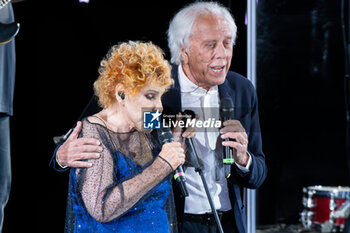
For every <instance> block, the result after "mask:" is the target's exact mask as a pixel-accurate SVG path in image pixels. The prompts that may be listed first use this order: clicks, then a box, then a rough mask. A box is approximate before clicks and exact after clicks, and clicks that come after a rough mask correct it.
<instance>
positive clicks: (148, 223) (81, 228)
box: [65, 119, 176, 233]
mask: <svg viewBox="0 0 350 233" xmlns="http://www.w3.org/2000/svg"><path fill="white" fill-rule="evenodd" d="M91 132H92V135H91ZM96 133H97V134H96ZM82 136H84V137H91V136H93V137H94V138H98V139H99V140H101V141H102V144H103V145H104V146H105V148H104V151H107V150H108V152H105V153H102V156H101V158H100V159H99V160H100V161H99V162H95V163H94V164H93V167H92V168H91V170H92V169H94V171H92V172H90V171H89V170H88V169H90V168H88V169H78V170H77V169H71V172H70V182H69V194H68V201H67V203H68V204H67V214H66V229H65V230H66V232H74V233H75V232H76V233H81V232H96V233H110V232H113V233H115V232H118V233H126V232H130V233H136V232H138V233H168V232H172V233H173V232H176V222H175V221H176V216H175V214H174V213H175V211H174V204H173V196H172V190H171V181H170V176H167V177H165V178H164V179H162V180H161V181H160V182H159V183H158V184H157V185H155V186H154V187H152V188H151V189H150V190H149V191H148V192H147V193H146V194H143V195H142V196H141V197H140V198H139V199H138V201H136V202H135V203H134V204H128V203H127V202H128V198H127V197H125V196H123V195H124V193H126V192H127V191H126V190H125V187H124V186H123V182H125V181H128V180H130V179H132V178H134V177H135V176H137V175H138V174H141V173H142V172H143V171H144V170H145V169H146V168H147V167H148V166H150V164H152V163H153V161H154V160H155V158H156V157H157V154H158V153H157V151H159V150H157V149H155V148H156V147H153V149H152V156H153V158H152V159H151V160H150V161H149V162H147V163H146V164H143V165H139V164H138V163H137V162H135V161H136V160H137V159H133V158H136V157H137V156H135V153H137V152H142V150H144V148H145V146H144V145H142V146H140V148H141V151H140V150H136V152H135V149H133V148H130V147H129V146H128V145H130V144H132V145H135V144H136V142H138V141H139V142H138V143H140V141H141V144H142V141H151V139H150V136H149V135H147V137H148V138H147V140H142V139H141V140H135V138H140V137H141V138H142V135H140V133H139V132H137V131H134V132H131V133H130V135H125V134H124V135H120V134H117V133H115V132H113V131H110V130H109V129H107V128H106V127H104V126H103V125H100V124H94V123H91V122H90V121H88V120H87V119H86V120H84V121H83V130H82ZM143 138H145V137H143ZM130 141H131V142H130ZM111 142H113V143H111ZM142 148H143V149H142ZM158 148H159V146H158ZM106 149H107V150H106ZM125 154H133V155H131V156H130V155H129V156H126V155H125ZM134 160H135V161H134ZM94 167H95V168H94ZM89 172H90V173H89ZM91 181H92V182H91ZM116 189H117V190H118V191H117V193H118V194H120V195H119V196H118V197H119V198H118V201H116V200H113V198H115V194H114V192H115V190H116ZM87 190H88V191H87ZM96 193H100V194H101V195H97V194H96ZM125 195H126V194H125ZM99 202H100V204H98V203H99ZM91 203H93V204H91ZM95 203H97V204H95ZM113 205H116V206H118V208H116V209H115V210H113V208H112V207H111V206H113ZM91 206H93V208H92V207H91ZM123 208H124V210H120V209H123ZM119 210H120V212H121V213H120V214H116V213H115V212H116V211H119Z"/></svg>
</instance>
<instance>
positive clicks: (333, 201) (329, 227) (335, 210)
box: [300, 185, 350, 232]
mask: <svg viewBox="0 0 350 233" xmlns="http://www.w3.org/2000/svg"><path fill="white" fill-rule="evenodd" d="M303 207H304V209H303V211H302V212H301V213H300V216H301V218H300V221H301V223H302V225H303V227H304V228H306V229H308V230H314V231H318V232H343V231H344V228H345V223H346V221H347V219H348V218H350V187H341V186H339V187H333V186H321V185H317V186H309V187H305V188H303ZM348 221H349V220H348ZM347 224H348V223H347Z"/></svg>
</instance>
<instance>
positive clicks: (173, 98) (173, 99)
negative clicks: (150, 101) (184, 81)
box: [162, 65, 181, 114]
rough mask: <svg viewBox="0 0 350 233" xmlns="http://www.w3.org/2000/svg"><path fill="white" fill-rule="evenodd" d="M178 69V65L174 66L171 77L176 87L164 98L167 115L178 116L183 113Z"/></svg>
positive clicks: (163, 102)
mask: <svg viewBox="0 0 350 233" xmlns="http://www.w3.org/2000/svg"><path fill="white" fill-rule="evenodd" d="M177 69H178V67H177V65H172V69H171V77H172V78H173V79H174V86H173V87H171V88H170V89H169V90H168V91H167V92H166V93H165V94H164V95H163V97H162V104H163V108H164V113H167V114H176V113H178V112H180V111H181V94H180V83H179V78H178V72H177Z"/></svg>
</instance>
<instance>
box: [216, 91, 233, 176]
mask: <svg viewBox="0 0 350 233" xmlns="http://www.w3.org/2000/svg"><path fill="white" fill-rule="evenodd" d="M234 114H235V110H234V107H233V103H232V99H231V98H223V99H221V101H220V118H221V121H222V122H224V121H227V120H232V119H233V118H234ZM224 140H225V141H230V139H229V138H226V139H224ZM222 162H223V164H224V167H225V176H226V178H229V177H230V175H231V165H232V164H233V163H234V162H235V160H234V158H233V151H232V148H230V147H229V146H224V155H223V159H222Z"/></svg>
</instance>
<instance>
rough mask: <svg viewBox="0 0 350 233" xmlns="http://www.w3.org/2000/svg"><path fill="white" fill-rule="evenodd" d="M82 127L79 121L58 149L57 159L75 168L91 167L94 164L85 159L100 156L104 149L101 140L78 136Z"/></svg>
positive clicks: (64, 164) (62, 163)
mask: <svg viewBox="0 0 350 233" xmlns="http://www.w3.org/2000/svg"><path fill="white" fill-rule="evenodd" d="M81 128H82V124H81V122H80V121H78V122H77V126H76V127H75V128H74V130H73V132H72V133H71V135H70V136H69V137H68V138H67V140H66V141H65V142H64V143H63V144H62V145H61V146H60V148H59V149H58V150H57V153H56V156H57V161H58V162H59V163H60V164H61V165H62V166H68V167H75V168H83V167H91V166H92V164H91V163H90V162H87V161H83V160H88V159H97V158H99V157H100V152H102V150H103V148H102V147H101V146H99V145H100V144H101V143H100V141H99V140H97V139H94V138H78V136H79V133H80V131H81Z"/></svg>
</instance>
